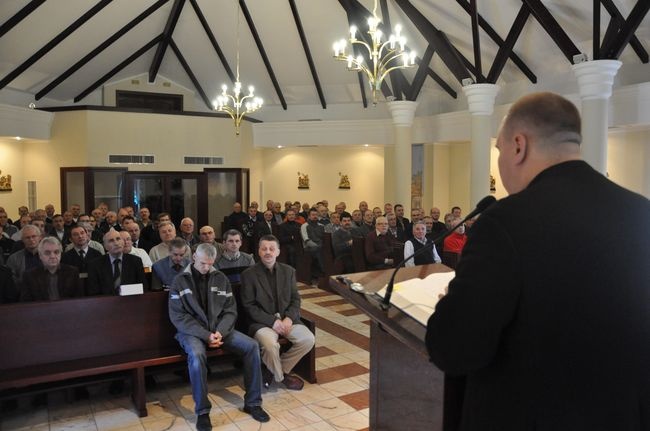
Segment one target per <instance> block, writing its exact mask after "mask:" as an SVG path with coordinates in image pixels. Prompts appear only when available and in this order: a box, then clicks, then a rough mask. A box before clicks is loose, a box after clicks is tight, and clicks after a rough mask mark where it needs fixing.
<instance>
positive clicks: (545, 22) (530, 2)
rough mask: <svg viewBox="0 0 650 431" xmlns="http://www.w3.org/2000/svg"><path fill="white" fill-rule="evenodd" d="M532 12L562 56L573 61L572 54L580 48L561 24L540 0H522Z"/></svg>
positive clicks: (578, 51) (575, 53) (578, 52)
mask: <svg viewBox="0 0 650 431" xmlns="http://www.w3.org/2000/svg"><path fill="white" fill-rule="evenodd" d="M522 2H523V3H524V4H525V5H526V6H527V7H528V9H529V10H530V13H532V14H533V16H534V17H535V19H536V20H537V22H539V23H540V25H541V26H542V28H544V30H546V33H547V34H548V35H549V36H550V37H551V39H553V42H555V44H556V45H557V46H558V48H560V50H561V51H562V53H563V54H564V56H565V57H566V58H567V59H568V60H569V61H570V62H571V63H573V56H574V55H577V54H580V50H579V49H578V47H577V46H575V44H574V43H573V42H572V41H571V38H570V37H569V35H567V34H566V32H565V31H564V29H563V28H562V26H560V24H559V23H558V22H557V21H556V20H555V18H554V17H553V15H551V13H550V12H549V11H548V9H546V6H544V5H543V4H542V2H541V0H522Z"/></svg>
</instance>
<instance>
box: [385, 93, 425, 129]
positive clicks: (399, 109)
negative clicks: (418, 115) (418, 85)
mask: <svg viewBox="0 0 650 431" xmlns="http://www.w3.org/2000/svg"><path fill="white" fill-rule="evenodd" d="M387 105H388V110H389V111H390V115H391V116H392V117H393V124H394V125H395V126H403V127H411V126H412V125H413V119H414V118H415V109H416V108H417V107H418V102H413V101H410V100H395V101H393V102H388V103H387Z"/></svg>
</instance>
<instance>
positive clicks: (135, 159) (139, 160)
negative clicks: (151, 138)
mask: <svg viewBox="0 0 650 431" xmlns="http://www.w3.org/2000/svg"><path fill="white" fill-rule="evenodd" d="M108 163H126V164H127V165H153V164H154V156H153V155H151V154H109V155H108Z"/></svg>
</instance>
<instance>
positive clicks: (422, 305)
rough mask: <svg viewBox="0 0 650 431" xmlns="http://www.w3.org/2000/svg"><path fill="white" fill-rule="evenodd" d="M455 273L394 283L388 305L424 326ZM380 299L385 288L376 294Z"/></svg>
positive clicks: (438, 273) (432, 275)
mask: <svg viewBox="0 0 650 431" xmlns="http://www.w3.org/2000/svg"><path fill="white" fill-rule="evenodd" d="M455 275H456V273H455V272H454V271H450V272H435V273H433V274H429V275H428V276H426V277H425V278H412V279H410V280H406V281H400V282H399V283H395V287H394V289H393V296H392V297H391V300H390V303H391V304H392V305H393V307H397V308H399V309H400V310H402V311H403V312H404V313H406V314H408V315H409V316H411V317H412V318H414V319H415V320H417V321H418V322H420V323H421V324H422V325H424V326H426V325H427V321H428V320H429V317H430V316H431V315H432V314H433V312H434V310H435V308H436V304H437V303H438V299H439V297H440V295H444V294H445V293H446V291H447V286H448V285H449V282H450V281H451V280H452V279H453V278H454V276H455ZM377 295H379V296H381V297H382V298H383V297H384V295H386V286H384V288H383V289H381V290H380V291H379V292H377Z"/></svg>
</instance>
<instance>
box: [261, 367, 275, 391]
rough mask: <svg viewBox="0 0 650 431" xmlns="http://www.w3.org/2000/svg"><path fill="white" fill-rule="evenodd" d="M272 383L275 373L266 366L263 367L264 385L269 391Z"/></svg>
mask: <svg viewBox="0 0 650 431" xmlns="http://www.w3.org/2000/svg"><path fill="white" fill-rule="evenodd" d="M271 383H273V373H272V372H271V371H269V369H268V368H266V365H262V384H263V385H264V387H265V388H266V389H268V388H269V386H271Z"/></svg>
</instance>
